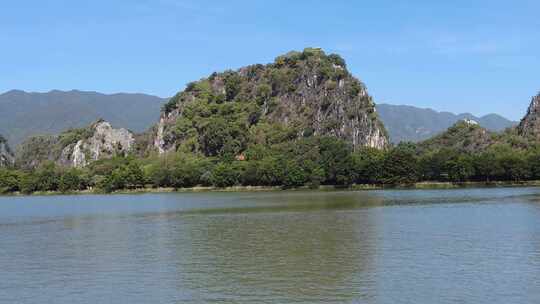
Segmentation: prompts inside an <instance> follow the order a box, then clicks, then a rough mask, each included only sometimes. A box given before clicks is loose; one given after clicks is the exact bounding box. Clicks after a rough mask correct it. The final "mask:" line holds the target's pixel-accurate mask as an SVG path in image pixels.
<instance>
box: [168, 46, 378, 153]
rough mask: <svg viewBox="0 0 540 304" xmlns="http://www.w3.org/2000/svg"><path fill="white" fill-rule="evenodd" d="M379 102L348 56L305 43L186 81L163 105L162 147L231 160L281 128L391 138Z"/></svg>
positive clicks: (291, 132)
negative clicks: (270, 59)
mask: <svg viewBox="0 0 540 304" xmlns="http://www.w3.org/2000/svg"><path fill="white" fill-rule="evenodd" d="M374 106H375V105H374V103H373V101H372V99H371V97H370V96H369V95H368V94H367V93H366V88H365V86H364V84H363V83H361V82H360V81H359V80H357V79H356V78H354V77H353V76H352V75H351V74H350V73H349V72H348V71H347V70H346V64H345V61H344V60H343V58H341V57H340V56H339V55H335V54H331V55H326V54H325V53H324V52H323V51H322V50H321V49H318V48H307V49H305V50H304V51H302V52H289V53H287V54H285V55H283V56H279V57H277V58H276V59H275V61H274V62H273V63H271V64H267V65H261V64H256V65H251V66H247V67H244V68H241V69H239V70H238V71H230V70H229V71H225V72H223V73H214V74H212V75H210V76H209V77H208V78H205V79H202V80H200V81H197V82H192V83H190V84H188V85H187V87H186V89H185V90H184V91H182V92H180V93H178V94H176V95H175V96H174V97H173V98H171V99H170V100H169V102H168V103H167V104H165V105H164V106H163V109H162V110H163V113H164V114H167V122H166V123H165V125H164V132H163V140H164V144H163V147H162V148H163V149H164V150H167V151H171V150H179V151H182V152H184V153H194V154H202V155H204V156H206V157H219V158H223V157H225V158H226V157H229V158H232V157H234V156H235V155H238V154H239V153H243V152H244V151H246V149H247V148H248V147H249V146H250V145H253V144H254V143H255V142H257V141H259V140H260V138H258V137H257V136H258V135H260V133H261V132H263V133H265V132H266V133H267V134H266V135H268V136H273V135H272V134H269V133H271V130H272V129H280V128H287V131H288V133H286V134H283V135H284V136H285V138H290V139H292V138H298V137H309V136H311V135H313V134H317V135H322V136H324V135H331V136H334V137H338V138H341V139H344V140H346V141H349V142H355V143H356V145H358V146H362V145H363V144H366V143H367V142H369V139H370V136H373V133H375V134H382V135H383V136H386V131H385V130H384V127H383V125H382V123H380V121H379V120H378V116H377V114H376V111H375V109H374ZM344 114H345V115H344ZM366 130H378V131H380V132H379V133H377V132H372V133H369V132H366ZM267 131H270V132H267ZM279 141H283V140H279ZM386 142H387V141H386V137H384V138H382V140H381V141H380V143H379V145H380V146H381V147H383V146H385V145H386Z"/></svg>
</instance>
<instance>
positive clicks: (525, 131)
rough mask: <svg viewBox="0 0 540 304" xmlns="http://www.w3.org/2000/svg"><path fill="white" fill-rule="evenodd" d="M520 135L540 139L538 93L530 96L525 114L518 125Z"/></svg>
mask: <svg viewBox="0 0 540 304" xmlns="http://www.w3.org/2000/svg"><path fill="white" fill-rule="evenodd" d="M518 132H519V134H520V135H521V136H524V137H527V138H531V139H534V140H540V93H539V94H538V95H536V96H535V97H533V98H532V101H531V104H530V105H529V109H528V110H527V114H526V115H525V117H523V119H522V120H521V122H520V124H519V126H518Z"/></svg>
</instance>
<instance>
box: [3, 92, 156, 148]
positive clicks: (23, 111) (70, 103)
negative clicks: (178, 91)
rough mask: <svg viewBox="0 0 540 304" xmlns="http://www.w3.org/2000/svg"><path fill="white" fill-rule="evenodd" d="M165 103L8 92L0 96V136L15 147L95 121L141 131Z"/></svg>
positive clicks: (120, 97) (83, 94)
mask: <svg viewBox="0 0 540 304" xmlns="http://www.w3.org/2000/svg"><path fill="white" fill-rule="evenodd" d="M165 101H166V100H165V99H162V98H159V97H156V96H152V95H147V94H125V93H119V94H111V95H106V94H102V93H97V92H84V91H77V90H72V91H58V90H53V91H50V92H47V93H28V92H24V91H19V90H12V91H9V92H6V93H4V94H0V134H2V135H3V136H4V137H5V138H6V139H7V140H8V143H9V145H10V146H12V147H15V146H16V145H18V144H20V143H21V142H22V141H23V140H24V139H25V138H27V137H29V136H33V135H44V134H57V133H60V132H61V131H64V130H66V129H69V128H80V127H84V126H87V125H89V124H90V123H92V122H94V121H96V120H97V119H98V118H103V119H105V120H107V121H110V122H111V123H112V124H113V125H115V126H120V127H124V128H127V129H130V130H132V131H135V132H142V131H144V130H145V129H147V128H148V127H150V126H151V125H152V124H153V123H155V122H156V120H157V119H158V118H159V111H160V108H161V105H162V104H163V103H164V102H165Z"/></svg>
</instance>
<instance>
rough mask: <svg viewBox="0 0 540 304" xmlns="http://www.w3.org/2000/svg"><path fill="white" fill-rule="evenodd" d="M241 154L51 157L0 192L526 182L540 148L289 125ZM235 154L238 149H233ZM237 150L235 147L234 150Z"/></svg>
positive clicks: (11, 176) (4, 183)
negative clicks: (379, 141)
mask: <svg viewBox="0 0 540 304" xmlns="http://www.w3.org/2000/svg"><path fill="white" fill-rule="evenodd" d="M257 131H258V133H256V135H257V136H256V137H257V139H258V141H257V142H255V143H250V144H249V145H248V146H247V147H246V149H245V152H244V153H243V154H241V155H233V154H229V153H221V152H220V153H214V155H213V156H205V155H204V154H203V153H191V152H185V151H178V152H176V153H169V154H167V155H165V156H157V155H154V156H149V157H146V158H136V157H134V156H118V157H114V158H111V159H104V160H99V161H96V162H94V163H91V164H90V165H89V166H87V167H86V168H84V169H73V168H66V167H62V166H58V165H55V164H54V163H52V162H45V163H43V164H42V165H41V166H39V167H38V168H36V169H32V170H24V169H18V170H16V169H7V168H5V169H0V193H4V194H7V193H13V192H22V193H33V192H38V191H39V192H44V191H59V192H71V191H78V190H85V189H93V190H94V191H98V192H112V191H116V190H123V189H139V188H143V187H147V188H149V187H153V188H161V187H171V188H176V189H180V188H187V187H194V186H214V187H229V186H237V185H238V186H239V185H243V186H280V187H283V188H294V187H300V186H309V187H314V188H315V187H318V186H320V185H335V186H342V187H347V186H350V185H353V184H378V185H406V184H412V183H416V182H423V181H429V182H470V181H472V182H474V181H476V182H493V181H508V182H519V181H526V180H538V179H540V169H539V168H540V145H536V146H535V145H532V144H531V145H529V146H528V147H527V148H526V149H523V148H522V147H521V146H520V145H519V144H518V145H512V144H509V143H498V144H494V145H491V146H489V147H487V148H485V149H483V150H479V151H474V152H465V151H463V150H460V149H456V148H448V147H443V146H438V147H435V146H431V148H430V149H426V146H425V145H422V144H412V143H406V144H400V145H398V146H395V147H392V148H389V149H386V150H377V149H371V148H363V149H360V150H357V151H353V149H352V147H351V146H350V145H349V144H348V143H347V142H345V141H343V140H340V139H337V138H335V137H319V136H310V137H305V138H300V139H290V134H289V132H290V130H289V129H287V128H281V129H277V130H276V129H265V128H260V129H258V130H257ZM231 151H232V150H231ZM231 153H232V152H231Z"/></svg>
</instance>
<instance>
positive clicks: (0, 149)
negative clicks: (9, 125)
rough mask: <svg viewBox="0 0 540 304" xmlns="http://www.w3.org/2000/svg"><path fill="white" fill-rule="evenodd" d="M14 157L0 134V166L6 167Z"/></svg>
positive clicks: (11, 162)
mask: <svg viewBox="0 0 540 304" xmlns="http://www.w3.org/2000/svg"><path fill="white" fill-rule="evenodd" d="M13 161H14V157H13V153H12V151H11V149H10V148H9V146H8V144H7V140H6V139H5V138H4V137H2V135H0V167H6V166H10V165H12V164H13Z"/></svg>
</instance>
